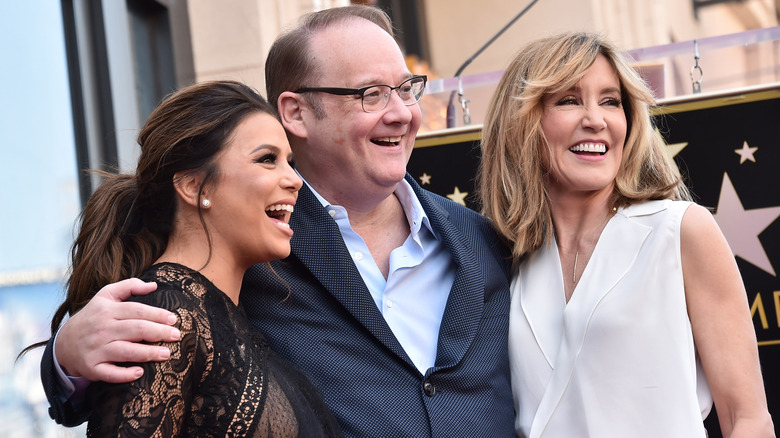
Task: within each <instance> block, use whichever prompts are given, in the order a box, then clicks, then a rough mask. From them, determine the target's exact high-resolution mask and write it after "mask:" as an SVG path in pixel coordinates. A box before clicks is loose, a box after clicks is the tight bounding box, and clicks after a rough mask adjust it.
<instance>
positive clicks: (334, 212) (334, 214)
mask: <svg viewBox="0 0 780 438" xmlns="http://www.w3.org/2000/svg"><path fill="white" fill-rule="evenodd" d="M328 214H329V215H330V217H335V216H336V210H328Z"/></svg>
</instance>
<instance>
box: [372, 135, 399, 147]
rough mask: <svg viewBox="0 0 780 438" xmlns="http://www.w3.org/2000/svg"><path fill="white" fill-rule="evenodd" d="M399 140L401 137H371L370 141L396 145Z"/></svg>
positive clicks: (383, 144)
mask: <svg viewBox="0 0 780 438" xmlns="http://www.w3.org/2000/svg"><path fill="white" fill-rule="evenodd" d="M400 142H401V137H379V138H372V139H371V143H374V144H376V145H379V146H398V143H400Z"/></svg>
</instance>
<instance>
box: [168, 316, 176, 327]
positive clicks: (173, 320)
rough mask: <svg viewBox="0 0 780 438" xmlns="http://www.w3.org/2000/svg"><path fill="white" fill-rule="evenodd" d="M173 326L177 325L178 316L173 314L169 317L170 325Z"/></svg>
mask: <svg viewBox="0 0 780 438" xmlns="http://www.w3.org/2000/svg"><path fill="white" fill-rule="evenodd" d="M173 324H176V315H174V314H173V313H171V314H170V315H168V325H173Z"/></svg>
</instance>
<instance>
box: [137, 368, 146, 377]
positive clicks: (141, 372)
mask: <svg viewBox="0 0 780 438" xmlns="http://www.w3.org/2000/svg"><path fill="white" fill-rule="evenodd" d="M143 375H144V370H143V368H141V369H139V370H136V371H135V378H136V379H137V378H139V377H141V376H143Z"/></svg>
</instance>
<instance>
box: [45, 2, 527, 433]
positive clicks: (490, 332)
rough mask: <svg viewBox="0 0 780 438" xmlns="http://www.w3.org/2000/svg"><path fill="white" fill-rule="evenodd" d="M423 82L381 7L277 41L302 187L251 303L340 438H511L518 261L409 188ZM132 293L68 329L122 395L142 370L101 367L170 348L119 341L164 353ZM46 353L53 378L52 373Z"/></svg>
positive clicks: (248, 295)
mask: <svg viewBox="0 0 780 438" xmlns="http://www.w3.org/2000/svg"><path fill="white" fill-rule="evenodd" d="M425 82H426V78H425V76H415V75H412V74H411V73H410V72H409V71H408V69H407V67H406V64H405V62H404V58H403V56H402V54H401V51H400V50H399V48H398V45H397V44H396V42H395V40H394V39H393V37H392V27H391V25H390V21H389V19H388V17H387V15H386V14H384V13H383V12H382V11H380V10H378V9H375V8H373V7H367V6H348V7H344V8H335V9H329V10H325V11H321V12H317V13H314V14H311V15H309V16H307V17H305V19H304V21H303V23H302V25H301V26H300V27H298V28H296V29H294V30H292V31H290V32H289V33H287V34H285V35H282V36H281V37H280V38H278V39H277V40H276V42H275V43H274V45H273V47H272V48H271V51H270V53H269V55H268V59H267V61H266V84H267V89H268V90H267V91H268V100H269V101H270V102H273V103H276V104H277V105H278V110H279V115H280V118H281V121H282V123H283V125H284V127H285V129H286V130H287V132H288V137H289V139H290V144H291V146H292V148H293V152H294V154H295V159H296V169H297V170H298V172H299V173H300V175H301V177H302V178H303V179H304V181H305V182H306V184H305V185H304V187H303V188H302V189H301V191H300V194H299V197H298V202H297V204H296V206H295V212H294V213H293V215H292V219H291V220H290V225H291V227H292V228H293V230H294V231H295V235H294V237H293V239H292V242H291V246H292V253H291V255H290V257H288V258H287V259H285V260H283V261H281V262H278V263H273V264H272V266H273V269H270V268H269V267H268V266H264V265H256V266H254V267H252V268H250V270H249V271H247V273H246V276H245V278H244V284H243V291H242V294H241V299H242V305H243V307H244V309H245V310H246V312H247V314H248V316H249V317H250V319H251V320H252V322H253V323H254V324H255V325H256V326H257V327H258V328H259V329H260V330H261V331H262V332H263V333H264V334H265V335H266V336H267V337H268V339H269V342H270V343H271V347H272V348H273V349H274V350H276V351H277V352H278V353H279V354H281V355H282V356H284V357H286V358H287V359H289V360H291V361H292V362H293V363H295V364H297V365H298V366H299V367H301V368H302V369H303V370H304V371H305V372H306V374H307V377H308V378H309V379H310V380H311V381H312V382H313V383H314V384H315V385H316V386H318V387H319V389H320V391H321V392H322V395H323V397H324V399H325V401H326V402H327V403H328V405H329V406H330V407H331V409H332V410H333V412H334V414H335V415H336V416H337V418H338V419H339V422H340V423H341V425H342V427H343V429H344V433H345V435H346V436H354V437H374V436H377V437H410V436H414V437H418V436H419V437H428V436H433V437H501V436H507V437H508V436H513V435H514V431H513V421H514V413H513V403H512V395H511V391H510V380H509V367H508V357H507V330H508V311H509V309H508V306H509V287H508V271H509V267H508V265H507V260H508V259H507V256H508V253H507V252H506V249H505V247H504V246H503V245H502V244H501V243H500V242H499V240H498V239H497V237H496V235H495V234H494V232H493V231H492V229H491V228H490V226H489V224H488V222H487V221H486V220H485V219H484V218H483V217H481V216H479V215H478V214H476V213H475V212H473V211H471V210H468V209H466V208H465V207H462V206H460V205H458V204H455V203H454V202H452V201H450V200H447V199H445V198H442V197H439V196H436V195H433V194H431V193H429V192H426V191H425V190H423V189H421V188H420V186H419V185H417V183H416V182H415V181H414V179H413V178H412V177H411V176H410V175H408V174H407V173H406V164H407V162H408V160H409V157H410V155H411V153H412V148H413V144H414V139H415V135H416V133H417V130H418V128H419V126H420V122H421V112H420V107H419V105H418V104H417V102H418V100H419V99H420V98H421V96H422V94H423V92H424V89H425ZM215 208H216V206H215ZM131 287H136V288H137V289H138V286H137V284H136V285H134V286H133V285H129V284H124V285H123V284H122V283H117V284H115V285H111V286H107V287H106V288H104V290H103V291H101V292H100V293H99V295H101V296H102V297H104V298H107V299H105V300H103V302H108V303H109V304H104V305H103V307H102V311H103V315H102V316H101V315H98V314H97V310H93V307H90V305H91V304H92V303H90V305H87V306H86V307H85V308H84V309H83V310H82V311H81V312H80V313H79V314H77V315H76V316H74V317H73V318H71V320H70V321H69V322H68V323H67V324H66V326H65V327H64V328H63V329H62V330H61V331H60V333H59V337H58V340H57V351H58V352H60V351H63V349H66V348H68V349H69V350H68V351H69V353H68V354H67V357H63V356H60V357H59V359H60V364H62V365H63V367H64V368H65V369H66V370H68V371H69V372H71V373H72V374H74V375H83V376H86V377H89V378H92V379H109V378H111V379H113V381H122V380H131V379H132V378H134V377H135V376H134V375H133V374H132V373H131V372H130V371H129V370H131V369H132V368H131V369H127V368H117V367H115V366H113V365H110V364H107V363H110V362H118V361H146V360H149V359H155V360H161V359H165V357H166V355H165V351H164V350H165V348H164V347H159V346H149V345H140V344H127V343H125V341H127V340H131V341H132V340H137V339H145V340H147V341H150V342H157V341H167V340H170V338H169V336H170V327H169V326H166V325H165V323H166V317H167V316H168V315H165V314H163V313H162V312H155V311H154V310H151V309H145V308H136V309H135V311H137V312H135V311H131V310H119V309H120V308H121V307H120V306H122V305H124V304H127V303H120V302H112V300H118V299H121V298H124V297H126V296H128V295H129V294H130V291H129V289H130V288H131ZM113 296H115V297H117V298H116V299H114V298H111V297H113ZM93 301H94V300H93ZM94 307H95V308H96V307H97V306H94ZM122 309H124V308H122ZM133 312H135V313H133ZM109 316H111V317H112V318H113V319H114V320H119V321H122V322H124V325H123V327H124V328H126V329H127V330H126V331H125V332H124V333H121V334H117V335H113V336H112V335H108V334H104V335H100V336H99V335H96V334H94V332H95V330H94V327H103V328H102V329H101V330H100V332H102V333H118V332H120V331H121V330H120V329H118V328H117V327H119V326H120V323H121V322H113V323H112V322H110V321H107V320H108V319H110V318H109ZM144 319H147V320H151V322H150V321H142V320H144ZM127 320H130V321H134V322H138V324H129V323H127V322H125V321H127ZM139 320H141V321H139ZM87 321H90V322H91V323H87ZM157 323H160V324H157ZM111 324H113V327H114V329H111V328H110V327H112V326H111ZM105 338H111V339H105ZM77 339H81V340H82V342H78V341H76V340H77ZM116 342H120V343H122V344H120V345H122V346H123V347H125V349H124V351H125V354H124V355H123V356H121V357H120V355H119V354H117V353H116V350H117V349H118V347H116V344H115V345H114V346H113V347H112V346H110V345H111V344H112V343H116ZM52 344H53V343H52V342H50V345H49V347H48V348H47V353H48V354H49V361H48V362H47V360H46V357H44V361H43V367H44V372H43V374H44V375H48V374H51V373H53V371H51V368H52V364H53V362H52V361H51V357H50V353H51V347H52ZM79 344H81V345H89V346H94V345H97V346H98V347H97V348H92V347H89V348H86V347H85V348H81V346H80V345H79ZM66 346H67V347H66ZM81 350H89V351H87V352H84V351H81ZM71 351H75V352H74V353H71ZM90 355H92V356H90ZM85 357H87V358H85ZM96 357H97V359H95V358H96ZM89 363H93V364H94V363H100V365H101V367H105V368H103V369H105V370H106V371H102V370H101V371H97V368H98V367H96V366H91V365H88V364H89ZM112 373H113V374H112ZM44 380H46V379H44ZM50 401H52V404H53V411H55V412H54V416H55V418H57V419H58V420H59V421H62V420H67V421H72V419H73V417H74V415H72V413H71V414H70V416H68V415H67V412H65V411H64V410H67V409H71V408H73V407H74V405H73V403H71V402H68V403H65V404H62V403H61V402H59V401H58V400H57V399H56V398H52V397H50ZM63 412H65V414H63Z"/></svg>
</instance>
